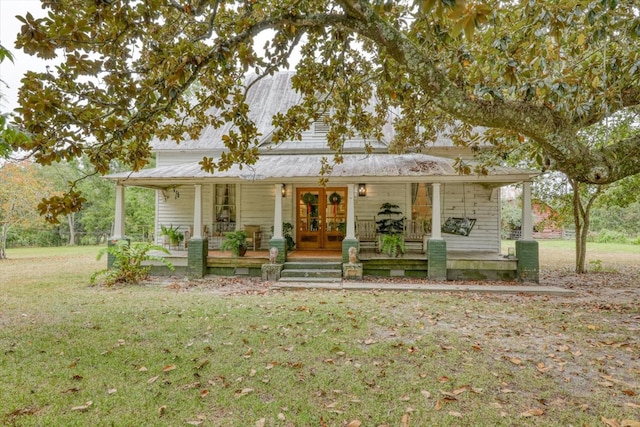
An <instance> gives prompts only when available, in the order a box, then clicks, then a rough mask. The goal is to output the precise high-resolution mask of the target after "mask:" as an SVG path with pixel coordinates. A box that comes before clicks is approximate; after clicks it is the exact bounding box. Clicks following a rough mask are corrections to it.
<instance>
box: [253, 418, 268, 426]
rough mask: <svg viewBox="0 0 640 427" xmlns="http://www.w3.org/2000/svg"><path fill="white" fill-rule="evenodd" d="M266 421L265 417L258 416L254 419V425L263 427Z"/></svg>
mask: <svg viewBox="0 0 640 427" xmlns="http://www.w3.org/2000/svg"><path fill="white" fill-rule="evenodd" d="M266 422H267V419H266V418H260V419H259V420H258V421H256V427H264V424H265V423H266Z"/></svg>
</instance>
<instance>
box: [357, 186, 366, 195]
mask: <svg viewBox="0 0 640 427" xmlns="http://www.w3.org/2000/svg"><path fill="white" fill-rule="evenodd" d="M366 195H367V184H358V196H360V197H364V196H366Z"/></svg>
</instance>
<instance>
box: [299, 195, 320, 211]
mask: <svg viewBox="0 0 640 427" xmlns="http://www.w3.org/2000/svg"><path fill="white" fill-rule="evenodd" d="M301 200H302V203H304V204H305V205H307V213H308V214H310V213H311V205H313V204H314V203H315V202H316V200H317V199H316V196H315V195H314V194H312V193H304V194H303V195H302V198H301Z"/></svg>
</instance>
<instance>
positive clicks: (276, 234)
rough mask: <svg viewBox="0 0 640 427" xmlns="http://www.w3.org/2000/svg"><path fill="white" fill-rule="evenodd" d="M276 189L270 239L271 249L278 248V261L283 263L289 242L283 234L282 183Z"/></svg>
mask: <svg viewBox="0 0 640 427" xmlns="http://www.w3.org/2000/svg"><path fill="white" fill-rule="evenodd" d="M274 191H275V196H276V201H275V207H274V211H273V236H271V239H270V240H269V250H271V249H272V248H276V249H278V257H277V258H276V263H278V264H283V263H284V262H285V261H286V260H287V243H286V241H285V239H284V236H283V235H282V184H276V185H275V186H274ZM263 275H264V274H263Z"/></svg>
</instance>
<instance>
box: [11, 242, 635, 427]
mask: <svg viewBox="0 0 640 427" xmlns="http://www.w3.org/2000/svg"><path fill="white" fill-rule="evenodd" d="M541 248H542V253H541V259H542V260H543V277H542V284H545V283H547V284H554V285H560V286H564V287H569V288H572V289H574V290H576V291H577V293H576V295H575V296H573V297H542V296H540V297H530V296H528V297H527V296H522V295H516V296H513V295H512V296H479V295H474V294H463V293H444V294H422V293H407V292H384V291H375V292H337V291H297V292H284V291H274V290H271V289H269V286H268V284H264V283H260V282H255V281H251V280H244V279H233V278H226V279H211V280H203V281H195V282H185V281H178V280H175V281H172V280H169V281H165V282H161V283H160V282H156V283H153V282H151V283H149V284H147V285H145V286H139V287H127V288H123V287H121V288H114V289H107V288H102V287H89V286H88V277H89V275H90V274H91V273H92V272H93V271H95V270H97V269H99V268H102V267H103V261H101V262H96V261H95V254H96V253H97V249H96V248H92V249H91V250H87V249H86V248H78V249H77V250H75V251H74V250H69V249H66V250H65V251H57V250H55V249H52V250H48V251H46V252H44V253H40V254H37V257H30V256H31V255H32V254H33V253H29V252H28V251H25V252H23V253H19V252H15V255H14V259H11V260H8V261H3V262H2V263H0V269H1V271H2V274H1V275H0V330H1V331H2V334H0V352H1V357H0V377H1V378H2V387H0V402H2V404H0V408H1V409H0V424H3V423H4V424H8V425H16V426H28V425H64V426H76V425H77V426H86V425H116V426H124V425H147V426H152V425H202V426H325V425H326V426H347V425H349V426H351V427H353V426H357V425H362V426H383V425H388V426H426V425H432V426H478V425H491V426H532V425H534V426H535V425H540V426H543V425H544V426H569V425H573V426H602V425H604V426H614V425H620V426H624V425H630V426H636V425H637V424H632V422H633V421H635V422H638V421H640V339H639V336H640V309H639V304H638V301H639V299H638V298H639V297H640V279H638V277H640V274H639V273H640V262H638V261H636V262H635V263H633V260H634V259H636V258H635V256H636V253H635V252H633V250H632V252H631V254H630V255H629V260H628V261H627V262H624V261H622V262H620V263H619V264H615V263H614V261H611V262H609V258H608V256H606V254H602V255H595V256H596V257H598V256H599V258H594V259H601V260H603V261H602V262H601V266H600V267H601V268H600V270H602V272H599V273H594V274H590V275H588V276H586V277H577V276H575V275H572V274H568V273H565V272H563V270H562V268H563V265H562V264H561V263H560V264H557V265H555V264H554V265H553V266H551V267H550V268H545V264H544V263H546V262H547V261H545V260H546V259H547V258H546V255H545V250H546V249H545V246H544V245H541ZM552 250H553V251H556V250H561V249H557V248H552ZM9 256H12V253H10V254H9ZM558 257H559V254H558V253H556V252H553V253H552V255H550V256H549V259H553V260H557V259H558ZM614 258H615V259H618V260H619V259H620V256H617V257H614ZM563 259H564V260H565V264H566V265H565V267H569V268H570V267H571V265H572V257H571V255H566V254H565V256H564V258H563ZM612 259H613V258H612ZM602 264H604V266H603V265H602ZM630 264H631V267H629V265H630ZM549 265H550V264H549ZM550 282H553V283H550ZM623 420H625V421H624V422H623ZM359 423H360V424H359ZM615 423H617V424H615ZM625 423H626V424H625Z"/></svg>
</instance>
